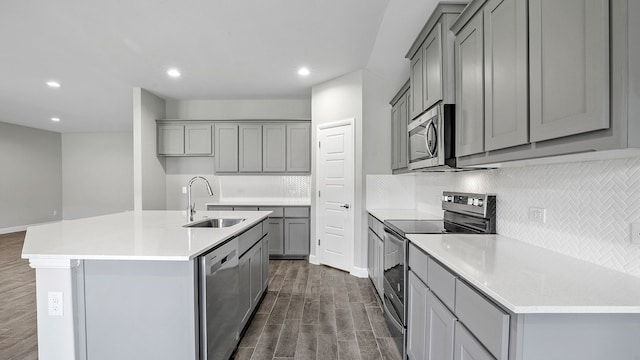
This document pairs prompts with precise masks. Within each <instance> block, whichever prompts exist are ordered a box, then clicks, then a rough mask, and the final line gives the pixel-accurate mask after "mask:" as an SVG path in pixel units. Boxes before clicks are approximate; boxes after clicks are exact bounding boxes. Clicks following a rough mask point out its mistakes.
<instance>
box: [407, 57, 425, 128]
mask: <svg viewBox="0 0 640 360" xmlns="http://www.w3.org/2000/svg"><path fill="white" fill-rule="evenodd" d="M423 56H424V53H423V52H422V48H420V50H418V52H416V54H415V55H414V57H413V59H411V65H410V66H411V67H410V73H409V76H410V77H409V82H410V85H409V86H410V87H409V94H411V95H410V102H409V117H410V118H411V119H415V118H416V117H417V116H418V115H420V114H421V113H422V111H424V103H423V102H424V62H423V60H424V59H423Z"/></svg>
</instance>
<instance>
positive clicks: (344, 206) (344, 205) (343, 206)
mask: <svg viewBox="0 0 640 360" xmlns="http://www.w3.org/2000/svg"><path fill="white" fill-rule="evenodd" d="M340 207H342V208H345V209H348V208H350V206H349V204H342V205H340Z"/></svg>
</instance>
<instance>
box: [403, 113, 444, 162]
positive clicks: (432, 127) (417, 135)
mask: <svg viewBox="0 0 640 360" xmlns="http://www.w3.org/2000/svg"><path fill="white" fill-rule="evenodd" d="M454 114H455V108H454V105H452V104H437V105H434V106H433V107H432V108H431V109H429V110H427V111H426V112H425V113H424V114H422V115H420V116H419V117H418V118H416V119H415V120H413V121H412V122H411V123H409V126H408V127H407V131H408V132H409V138H408V143H409V169H410V170H420V171H448V170H456V158H455V136H454V129H455V115H454Z"/></svg>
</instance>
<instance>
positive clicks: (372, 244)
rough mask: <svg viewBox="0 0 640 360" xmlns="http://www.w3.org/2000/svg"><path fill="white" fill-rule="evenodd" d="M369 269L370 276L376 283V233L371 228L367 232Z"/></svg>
mask: <svg viewBox="0 0 640 360" xmlns="http://www.w3.org/2000/svg"><path fill="white" fill-rule="evenodd" d="M367 240H368V241H367V250H368V251H367V253H368V254H367V271H368V272H369V278H370V279H371V281H372V282H373V283H374V284H375V282H376V276H375V274H374V269H375V265H374V261H375V242H374V241H375V235H374V234H373V231H371V229H369V231H368V233H367Z"/></svg>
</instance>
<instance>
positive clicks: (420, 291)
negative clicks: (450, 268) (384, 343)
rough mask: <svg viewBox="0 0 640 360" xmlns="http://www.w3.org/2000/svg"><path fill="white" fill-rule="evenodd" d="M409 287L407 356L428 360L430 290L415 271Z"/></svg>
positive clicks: (410, 278) (410, 276)
mask: <svg viewBox="0 0 640 360" xmlns="http://www.w3.org/2000/svg"><path fill="white" fill-rule="evenodd" d="M407 285H408V289H407V355H408V356H409V358H410V359H426V358H427V347H426V346H427V294H428V292H429V289H427V286H426V285H425V284H424V283H423V282H422V281H420V279H419V278H418V277H417V276H416V275H415V274H414V273H413V271H409V282H408V284H407Z"/></svg>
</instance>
